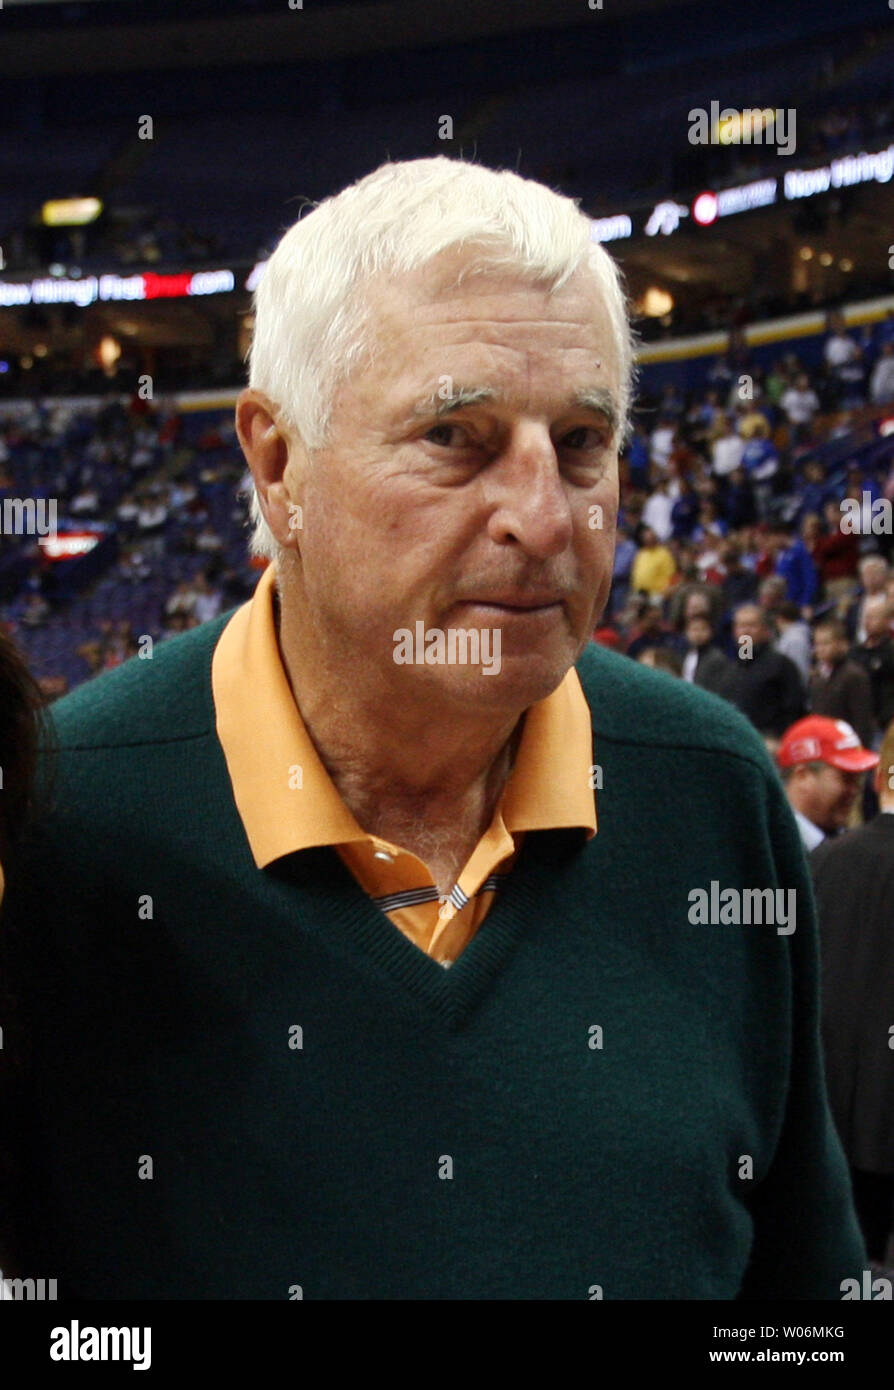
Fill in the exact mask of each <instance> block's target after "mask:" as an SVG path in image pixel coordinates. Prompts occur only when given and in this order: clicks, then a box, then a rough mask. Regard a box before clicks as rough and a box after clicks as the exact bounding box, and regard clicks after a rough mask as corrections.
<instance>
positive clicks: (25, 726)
mask: <svg viewBox="0 0 894 1390" xmlns="http://www.w3.org/2000/svg"><path fill="white" fill-rule="evenodd" d="M43 707H44V700H43V694H42V692H41V689H40V686H39V685H38V684H37V682H36V680H35V679H34V677H33V676H32V674H31V672H30V671H29V670H28V667H27V665H26V663H25V660H24V658H23V657H22V655H21V653H20V652H19V650H18V648H17V647H16V646H15V644H14V643H13V642H12V641H11V639H10V638H9V636H8V635H7V633H6V632H4V631H3V629H2V628H0V773H2V782H0V864H3V866H4V870H5V868H6V864H7V861H8V859H9V858H10V857H11V855H12V852H13V850H14V847H15V845H16V844H17V843H18V841H19V840H20V839H21V838H22V836H23V835H24V834H25V832H26V831H27V829H28V827H29V825H30V823H31V820H32V817H33V815H34V812H35V809H36V799H37V793H36V775H37V757H38V748H39V746H40V743H41V742H42V741H43V738H42V735H44V734H45V733H46V730H45V721H44V715H43Z"/></svg>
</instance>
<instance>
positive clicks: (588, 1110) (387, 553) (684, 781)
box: [0, 159, 865, 1299]
mask: <svg viewBox="0 0 894 1390" xmlns="http://www.w3.org/2000/svg"><path fill="white" fill-rule="evenodd" d="M631 357H632V352H631V342H630V333H629V329H628V325H627V319H626V314H625V310H624V301H623V297H622V292H621V289H620V285H619V280H618V275H617V272H616V269H615V267H614V264H613V262H612V261H611V260H610V259H609V257H608V256H607V255H606V254H605V253H604V252H603V250H602V249H601V248H600V247H599V245H598V244H597V243H596V242H595V241H593V240H592V238H591V236H590V226H589V222H588V220H587V219H586V218H585V217H584V216H583V215H582V214H581V213H580V212H579V210H578V209H577V207H576V206H575V204H574V203H572V202H571V201H570V200H568V199H565V198H562V197H559V196H557V195H555V194H553V193H551V192H549V191H548V190H547V189H545V188H543V187H541V186H540V185H537V184H534V183H531V182H528V181H525V180H522V179H520V178H519V177H518V176H516V175H514V174H512V173H494V172H492V171H489V170H486V169H483V168H478V167H475V166H469V165H465V164H462V163H459V162H455V161H452V160H447V159H432V160H422V161H416V162H411V163H407V164H394V165H386V166H384V167H383V168H382V169H379V170H377V171H376V172H375V173H373V174H371V175H369V176H368V177H367V178H365V179H364V180H362V181H361V182H360V183H359V184H357V185H354V186H352V187H351V188H348V189H346V190H345V191H344V192H343V193H341V194H340V195H339V196H338V197H335V198H333V199H330V200H327V201H326V202H325V203H323V204H322V205H321V206H320V207H318V208H317V209H316V210H315V211H313V212H312V213H311V214H310V215H309V216H308V217H306V218H304V219H303V220H301V221H300V222H299V223H298V224H297V225H296V226H295V227H293V228H292V229H291V230H290V231H289V232H287V233H286V235H285V236H284V238H283V240H282V241H281V243H280V245H279V246H278V247H277V249H276V251H275V252H274V254H273V256H272V257H271V259H270V261H269V263H268V266H267V269H266V272H265V274H264V277H263V279H262V280H261V283H260V286H259V288H258V292H257V299H256V324H255V338H254V344H253V349H252V356H251V374H250V388H249V389H248V390H247V391H245V392H244V393H243V394H242V396H241V397H240V400H239V403H238V408H237V421H238V431H239V438H240V440H241V443H242V447H243V449H244V451H245V454H246V457H247V459H248V462H249V464H250V467H251V471H252V475H253V478H254V483H255V489H256V491H255V504H254V515H255V523H256V531H255V537H254V548H255V550H256V551H258V552H260V553H264V554H266V555H268V556H269V557H270V559H271V564H270V565H269V567H268V568H267V570H266V571H265V573H264V574H263V576H262V578H261V579H260V581H259V583H258V586H257V590H256V592H255V594H254V596H253V598H252V599H251V601H250V602H249V603H247V604H245V605H244V606H243V607H241V608H239V609H237V610H236V611H231V612H229V613H225V614H222V615H220V616H218V617H217V618H215V619H213V620H212V621H210V622H207V623H205V624H202V625H200V626H199V627H197V628H195V629H193V630H192V631H191V632H189V633H187V634H185V635H184V636H182V637H177V638H174V639H172V640H171V641H169V642H167V643H165V644H163V645H162V646H161V648H160V649H159V650H158V651H157V652H156V653H155V655H154V657H153V658H152V659H151V660H138V659H134V660H133V661H130V662H128V663H126V664H125V665H124V666H123V667H121V668H119V669H118V670H117V671H115V672H112V673H110V674H109V675H107V676H103V677H101V678H100V679H99V680H97V681H95V682H92V683H91V684H90V685H88V686H85V687H82V688H81V689H79V690H78V691H75V692H74V694H73V695H72V696H71V697H69V698H68V699H67V700H65V701H62V702H61V703H60V704H59V705H58V706H57V707H55V722H56V727H57V732H58V737H59V745H60V764H59V776H58V779H57V788H56V789H57V802H56V806H57V809H56V811H55V814H54V815H53V816H52V817H51V818H50V819H49V821H48V823H47V824H46V825H45V826H44V828H43V833H42V834H41V835H40V836H39V837H38V842H37V843H36V844H35V846H34V849H33V855H32V858H31V867H30V870H29V866H28V864H27V863H26V865H25V867H24V871H23V872H21V873H19V874H18V875H17V880H18V882H17V886H16V887H15V889H12V888H11V891H10V898H9V904H8V905H9V908H10V918H9V934H10V936H11V938H12V941H13V942H14V943H16V949H15V951H14V952H13V974H14V978H15V980H16V989H17V991H18V996H19V997H20V998H21V999H22V1000H23V1002H24V1003H25V1004H26V1006H27V1007H26V1013H27V1016H28V1018H29V1020H30V1024H31V1027H30V1030H29V1035H28V1039H27V1041H28V1042H29V1043H30V1048H29V1051H28V1053H27V1058H26V1064H27V1075H28V1076H29V1077H30V1085H28V1084H25V1085H23V1086H22V1087H21V1090H22V1092H23V1097H22V1101H21V1104H22V1114H21V1123H22V1127H23V1129H24V1132H25V1134H26V1136H27V1140H26V1142H25V1143H24V1144H23V1150H24V1153H23V1158H24V1161H23V1163H22V1165H21V1168H22V1186H21V1193H20V1201H19V1207H20V1216H21V1220H20V1224H19V1232H18V1237H19V1244H18V1250H19V1260H20V1263H21V1264H24V1265H25V1266H26V1267H27V1268H28V1270H29V1271H30V1270H32V1269H33V1270H34V1272H35V1273H36V1274H37V1273H39V1272H41V1271H43V1270H45V1271H46V1272H47V1273H48V1274H50V1273H51V1274H52V1275H54V1276H56V1277H58V1279H59V1287H60V1293H62V1294H63V1296H64V1295H69V1296H70V1295H75V1296H79V1297H83V1298H97V1297H108V1296H115V1297H138V1298H148V1297H163V1298H208V1297H226V1298H263V1299H289V1298H301V1297H305V1296H306V1297H308V1298H317V1299H332V1298H376V1299H388V1298H446V1299H455V1298H494V1297H505V1298H520V1299H529V1298H531V1299H546V1298H562V1299H576V1298H579V1299H599V1298H606V1299H629V1298H658V1299H681V1298H698V1299H704V1298H710V1299H713V1298H720V1299H734V1298H737V1297H751V1298H766V1297H772V1298H791V1297H819V1298H827V1299H838V1298H840V1297H841V1296H842V1293H841V1291H842V1289H843V1287H845V1283H844V1281H846V1280H859V1278H860V1277H861V1273H862V1270H863V1268H864V1266H865V1251H864V1249H863V1246H862V1241H861V1238H860V1234H859V1228H858V1226H857V1223H856V1219H855V1215H854V1211H853V1207H852V1202H851V1198H850V1194H849V1189H848V1181H847V1168H846V1165H845V1163H844V1158H843V1154H842V1153H841V1150H840V1147H839V1146H838V1143H837V1141H836V1139H835V1137H834V1128H833V1125H832V1121H831V1116H830V1113H829V1109H828V1102H827V1099H826V1096H825V1093H824V1088H823V1081H822V1073H821V1059H820V1048H819V1034H818V1000H817V959H816V930H815V922H814V920H813V917H812V904H811V898H810V890H809V884H808V879H807V873H806V866H805V862H804V858H803V855H802V853H801V849H800V845H799V843H798V836H797V831H796V829H795V825H794V822H793V820H792V817H791V814H790V812H789V810H788V807H787V806H786V805H785V799H784V797H783V794H782V789H781V786H780V785H779V783H778V780H777V778H776V776H775V773H774V771H773V769H772V766H771V764H770V763H769V761H768V759H767V756H766V753H765V750H764V748H763V746H762V744H761V743H760V740H759V739H758V738H757V736H756V735H755V734H754V732H753V731H752V730H751V729H750V728H749V727H748V725H747V724H746V723H745V722H744V721H743V720H742V719H741V718H740V717H739V716H738V714H736V713H735V711H733V710H732V709H727V708H725V707H724V706H723V705H722V704H721V703H720V702H719V701H716V700H715V699H713V698H712V697H711V696H709V695H707V694H706V693H705V692H703V691H698V690H695V689H693V688H692V687H691V686H688V685H686V684H684V683H683V682H677V683H674V682H672V681H669V680H668V679H667V676H666V675H664V674H663V673H660V672H654V671H649V670H647V669H646V668H644V667H642V666H638V665H637V664H636V663H634V662H632V661H630V660H628V658H627V657H625V656H621V655H619V654H615V653H611V652H609V651H607V650H604V649H597V648H595V647H593V646H591V645H589V643H588V638H589V634H590V633H591V632H592V630H593V628H594V626H595V623H596V620H597V618H598V617H599V615H600V614H601V612H602V609H603V607H604V604H605V601H606V597H607V595H608V591H609V585H610V582H611V573H612V550H613V542H614V529H615V518H616V511H617V506H618V471H617V464H618V446H619V440H620V438H621V435H622V432H623V429H624V421H625V417H626V413H627V405H628V397H629V390H630V379H631ZM594 792H595V793H597V794H598V797H599V815H598V825H597V807H596V798H595V796H594ZM721 901H722V907H721V906H720V904H721ZM718 913H720V916H718ZM445 966H447V967H449V969H445V968H444V967H445ZM11 1043H12V1046H13V1047H14V1049H15V1051H16V1053H17V1054H18V1053H19V1051H20V1050H21V1048H22V1047H23V1046H24V1044H23V1043H21V1040H20V1039H18V1038H15V1039H12V1040H11ZM9 1046H10V1040H8V1042H7V1047H9ZM4 1055H6V1054H4ZM2 1132H3V1126H2V1124H0V1133H2Z"/></svg>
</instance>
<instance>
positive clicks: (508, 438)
mask: <svg viewBox="0 0 894 1390" xmlns="http://www.w3.org/2000/svg"><path fill="white" fill-rule="evenodd" d="M461 265H462V260H461V259H460V258H457V257H456V256H454V255H450V256H444V257H441V258H439V260H438V261H436V262H434V263H432V264H430V265H428V266H426V267H423V268H422V269H421V270H419V271H416V272H414V273H413V274H412V275H408V276H406V277H404V278H403V279H396V280H392V281H390V282H389V283H387V284H377V285H374V286H372V287H371V290H370V295H369V302H370V304H371V307H372V309H373V312H374V314H375V320H374V331H375V335H376V344H377V352H376V355H375V360H374V362H373V363H372V364H370V365H368V366H366V367H365V368H362V369H360V370H358V372H357V373H356V374H355V375H354V376H353V377H352V378H351V379H350V380H349V381H348V382H346V383H345V384H344V385H343V386H342V387H341V389H340V390H339V391H338V393H337V395H336V400H335V402H334V409H333V416H332V432H331V437H330V442H329V444H328V446H327V448H326V449H325V450H324V451H323V452H322V453H320V454H319V455H318V456H317V457H316V458H315V459H314V460H313V461H312V462H311V464H310V466H309V467H308V468H307V469H306V470H304V472H303V473H302V474H301V475H300V476H296V478H295V479H294V485H293V486H292V492H293V496H294V500H295V501H297V502H299V503H300V504H301V506H302V508H303V519H302V530H301V532H300V537H299V544H300V556H301V570H302V581H303V587H304V595H305V600H306V607H307V615H308V619H309V620H310V621H311V622H313V623H315V624H316V625H318V626H317V630H318V631H320V632H324V633H325V634H326V636H327V640H328V642H329V650H330V651H335V652H336V653H337V652H338V651H339V650H341V651H343V652H346V651H350V652H351V654H352V656H354V657H356V655H357V654H358V652H359V653H361V654H362V655H363V656H364V657H365V659H366V661H367V662H368V663H369V664H371V665H372V667H373V668H374V669H375V671H376V672H377V674H378V676H379V680H380V682H381V681H382V680H384V682H385V684H386V685H387V686H390V687H391V688H392V689H393V690H394V691H395V692H396V693H399V696H400V698H407V694H408V684H407V682H408V680H412V681H414V682H415V685H416V689H417V690H418V691H419V692H420V694H424V695H425V696H426V697H427V698H428V697H431V696H433V695H434V696H436V698H438V699H441V700H444V699H446V700H447V701H448V702H452V701H464V702H465V703H466V705H468V701H469V700H470V699H474V700H476V701H478V702H488V703H489V704H491V705H492V706H502V707H506V708H507V709H508V708H525V707H526V706H527V705H528V704H530V703H533V702H534V701H535V700H538V699H542V698H544V697H545V696H546V695H547V694H549V693H550V691H552V690H553V689H555V687H556V686H557V685H558V684H559V683H560V682H561V680H562V678H563V677H564V675H565V674H566V672H567V671H568V669H569V667H570V666H571V665H572V664H573V663H574V662H575V661H576V659H577V658H578V656H579V655H580V653H581V651H582V649H583V647H584V645H585V644H586V642H587V641H588V640H589V637H590V634H591V632H592V630H593V628H594V626H595V624H596V620H597V618H598V617H599V616H600V615H601V613H602V611H603V608H604V606H605V602H606V599H607V597H608V592H609V588H610V584H611V575H612V561H613V555H614V541H615V525H616V519H617V509H618V456H617V451H616V449H615V448H614V447H613V444H612V428H611V423H610V421H609V419H608V418H607V415H606V413H605V412H604V411H602V410H599V409H597V408H595V407H594V406H593V405H592V403H586V402H585V401H584V399H583V398H584V396H585V395H589V397H590V398H591V400H592V399H595V400H596V401H599V400H600V399H603V398H604V400H605V402H606V403H607V404H609V405H610V404H611V403H612V402H613V403H614V409H615V411H617V408H618V397H619V378H618V362H617V356H616V350H615V347H614V344H613V339H612V334H611V329H610V325H609V319H608V315H607V312H606V310H605V309H604V307H603V305H602V301H601V296H600V293H599V290H598V288H597V286H596V285H595V283H594V282H593V280H592V278H591V277H590V276H589V275H588V274H587V273H581V274H579V275H577V276H576V277H574V278H573V279H572V280H571V281H570V282H569V283H568V284H567V285H566V286H565V287H564V288H563V289H562V290H561V291H559V292H558V293H557V294H555V295H553V296H549V295H548V294H547V292H546V291H544V290H542V289H539V288H534V287H531V286H530V285H526V284H525V283H523V282H522V281H519V280H518V279H517V278H515V277H514V276H511V275H506V274H495V273H489V274H487V275H486V276H485V275H473V276H471V277H469V278H468V279H467V280H466V281H465V283H464V284H463V285H462V286H461V287H460V288H459V289H457V288H454V287H451V281H452V280H453V279H454V278H455V275H456V272H457V270H458V269H459V267H460V266H461ZM289 467H291V463H290V465H289ZM286 479H287V481H289V471H288V469H287V473H286ZM419 621H421V622H422V623H423V624H424V626H425V630H426V631H429V630H433V629H438V630H440V631H443V632H445V633H446V632H448V630H449V629H463V630H466V631H470V630H477V631H478V632H479V633H483V632H485V631H487V632H490V634H491V638H490V640H491V651H493V650H494V640H495V634H496V633H499V640H500V653H501V660H500V665H499V671H498V672H497V671H494V673H493V674H492V675H490V677H485V676H484V668H483V666H481V665H478V666H475V665H459V664H455V665H449V664H443V665H442V664H428V665H426V664H422V665H418V664H414V665H397V664H395V661H394V653H395V646H396V642H395V637H394V634H395V632H396V631H397V630H398V629H409V630H410V631H412V632H413V633H414V634H415V624H416V623H417V622H419Z"/></svg>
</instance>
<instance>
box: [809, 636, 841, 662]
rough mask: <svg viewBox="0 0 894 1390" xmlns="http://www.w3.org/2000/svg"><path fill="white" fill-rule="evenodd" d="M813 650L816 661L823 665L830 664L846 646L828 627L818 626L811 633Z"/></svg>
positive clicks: (839, 655)
mask: <svg viewBox="0 0 894 1390" xmlns="http://www.w3.org/2000/svg"><path fill="white" fill-rule="evenodd" d="M813 650H814V652H815V654H816V659H817V661H820V662H822V664H823V665H824V666H831V665H833V663H834V662H836V661H838V660H839V658H840V657H841V656H843V655H844V652H845V651H847V647H846V645H845V644H844V643H843V642H841V641H840V640H839V639H838V637H836V635H835V633H834V632H830V631H829V629H828V628H824V627H818V628H817V630H816V632H815V633H814V634H813Z"/></svg>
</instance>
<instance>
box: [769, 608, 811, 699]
mask: <svg viewBox="0 0 894 1390" xmlns="http://www.w3.org/2000/svg"><path fill="white" fill-rule="evenodd" d="M773 617H774V619H775V622H776V632H777V636H776V640H775V641H774V643H773V646H774V647H775V648H776V650H777V651H778V652H782V655H783V656H787V657H788V658H789V660H790V661H793V662H794V663H795V665H796V666H797V668H798V670H799V671H800V673H801V679H802V681H803V682H804V689H805V691H806V690H807V686H808V684H809V681H810V667H811V661H812V656H813V645H812V642H811V640H810V628H809V627H808V626H807V624H806V623H805V622H804V619H803V618H802V617H801V610H800V609H799V607H798V605H797V604H796V603H792V602H791V601H790V600H789V599H784V600H783V601H782V603H780V605H779V607H778V608H777V609H776V611H775V613H774V614H773Z"/></svg>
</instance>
